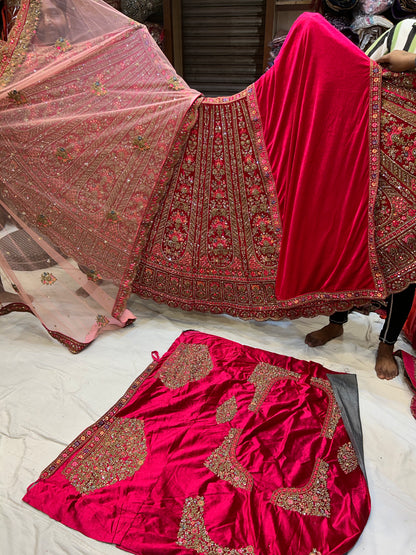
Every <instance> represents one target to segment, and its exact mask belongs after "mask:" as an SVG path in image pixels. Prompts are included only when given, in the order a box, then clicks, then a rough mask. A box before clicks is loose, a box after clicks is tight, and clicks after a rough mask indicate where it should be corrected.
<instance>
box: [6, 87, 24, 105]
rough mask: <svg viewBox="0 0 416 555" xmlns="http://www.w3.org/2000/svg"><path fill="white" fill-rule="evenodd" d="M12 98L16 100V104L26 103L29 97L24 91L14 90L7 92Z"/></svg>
mask: <svg viewBox="0 0 416 555" xmlns="http://www.w3.org/2000/svg"><path fill="white" fill-rule="evenodd" d="M7 96H8V97H9V98H10V100H13V101H14V102H16V104H26V102H27V98H26V95H25V93H24V92H21V91H17V90H13V91H10V92H9V93H7Z"/></svg>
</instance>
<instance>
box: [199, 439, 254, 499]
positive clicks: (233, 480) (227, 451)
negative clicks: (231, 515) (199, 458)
mask: <svg viewBox="0 0 416 555" xmlns="http://www.w3.org/2000/svg"><path fill="white" fill-rule="evenodd" d="M241 432H242V430H241V429H239V428H231V430H230V432H229V434H228V436H227V437H226V438H225V439H224V441H223V442H222V444H221V445H220V446H219V447H217V449H215V450H214V451H213V452H212V454H211V455H210V456H209V457H208V459H207V460H206V461H205V466H206V467H207V468H208V469H209V470H211V472H213V473H214V474H215V475H216V476H218V477H219V478H221V479H222V480H225V481H226V482H228V483H230V484H231V485H233V486H234V487H236V488H240V489H245V490H251V489H252V487H253V476H252V475H251V474H250V472H249V471H248V470H246V469H245V468H244V466H243V465H242V464H241V463H240V462H238V460H237V457H236V454H235V450H236V447H237V444H238V441H239V439H240V435H241Z"/></svg>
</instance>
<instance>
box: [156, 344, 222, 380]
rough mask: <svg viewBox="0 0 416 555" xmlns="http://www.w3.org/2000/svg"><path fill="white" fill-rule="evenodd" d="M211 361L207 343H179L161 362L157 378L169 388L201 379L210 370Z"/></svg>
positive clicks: (211, 366)
mask: <svg viewBox="0 0 416 555" xmlns="http://www.w3.org/2000/svg"><path fill="white" fill-rule="evenodd" d="M212 368H213V363H212V360H211V355H210V352H209V348H208V347H207V345H198V344H196V345H195V344H187V343H181V344H180V345H178V347H177V348H176V350H175V351H174V352H173V353H172V355H171V356H170V357H169V358H168V359H167V360H166V362H164V363H163V365H162V367H161V369H160V372H159V378H160V379H161V381H162V382H163V383H164V384H165V386H166V387H168V388H169V389H177V388H178V387H182V386H184V385H186V384H187V383H189V382H196V381H198V380H202V379H203V378H205V377H206V376H208V374H209V373H210V372H211V370H212Z"/></svg>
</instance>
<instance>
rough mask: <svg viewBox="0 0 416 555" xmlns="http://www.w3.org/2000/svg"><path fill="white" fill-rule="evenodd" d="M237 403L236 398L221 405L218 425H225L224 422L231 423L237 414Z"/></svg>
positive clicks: (217, 417) (218, 412)
mask: <svg viewBox="0 0 416 555" xmlns="http://www.w3.org/2000/svg"><path fill="white" fill-rule="evenodd" d="M237 410H238V407H237V401H236V398H235V396H233V397H231V398H230V399H227V401H224V402H223V403H221V405H220V406H219V407H218V408H217V413H216V420H217V423H218V424H224V422H230V421H231V420H232V419H233V418H234V416H235V415H236V414H237Z"/></svg>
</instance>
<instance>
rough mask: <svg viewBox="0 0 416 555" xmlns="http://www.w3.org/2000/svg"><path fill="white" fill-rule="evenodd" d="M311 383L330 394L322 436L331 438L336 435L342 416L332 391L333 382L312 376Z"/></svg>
mask: <svg viewBox="0 0 416 555" xmlns="http://www.w3.org/2000/svg"><path fill="white" fill-rule="evenodd" d="M311 384H312V385H314V386H315V387H318V388H319V389H322V391H325V393H326V394H327V395H328V401H329V402H328V410H327V412H326V416H325V420H324V423H323V424H322V430H321V436H322V437H327V438H329V439H331V438H332V437H333V436H334V433H335V428H336V427H337V424H338V420H339V419H340V418H341V412H340V410H339V407H338V403H337V401H336V399H335V396H334V392H333V391H332V386H331V383H330V382H329V380H325V379H323V378H311Z"/></svg>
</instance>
